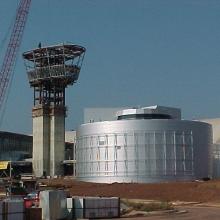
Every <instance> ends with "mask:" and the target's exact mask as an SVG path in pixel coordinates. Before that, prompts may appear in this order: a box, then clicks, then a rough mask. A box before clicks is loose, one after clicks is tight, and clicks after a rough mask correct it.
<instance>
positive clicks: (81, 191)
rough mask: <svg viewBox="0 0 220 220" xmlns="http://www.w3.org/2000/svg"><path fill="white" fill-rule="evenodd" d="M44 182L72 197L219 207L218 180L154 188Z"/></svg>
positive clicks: (160, 185)
mask: <svg viewBox="0 0 220 220" xmlns="http://www.w3.org/2000/svg"><path fill="white" fill-rule="evenodd" d="M44 182H45V183H47V185H49V186H55V187H56V188H66V189H68V190H69V191H70V194H71V195H78V196H119V197H121V198H129V199H147V200H160V201H188V202H192V201H193V202H219V203H220V180H215V181H207V182H173V183H157V184H137V183H113V184H100V183H86V182H78V181H75V180H71V179H70V180H68V179H66V180H65V179H53V180H45V181H44Z"/></svg>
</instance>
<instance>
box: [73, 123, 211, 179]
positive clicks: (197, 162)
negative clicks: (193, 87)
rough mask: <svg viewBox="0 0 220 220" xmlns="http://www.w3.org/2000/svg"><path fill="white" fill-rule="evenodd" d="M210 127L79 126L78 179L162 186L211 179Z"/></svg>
mask: <svg viewBox="0 0 220 220" xmlns="http://www.w3.org/2000/svg"><path fill="white" fill-rule="evenodd" d="M211 144H212V130H211V126H209V125H208V124H206V123H201V122H193V121H181V120H124V121H112V122H96V123H90V124H84V125H81V127H80V128H79V130H78V132H77V145H76V146H77V149H76V160H77V168H76V174H77V177H78V179H80V180H83V181H92V182H108V183H110V182H160V181H167V180H191V179H196V178H202V177H207V176H209V175H210V173H209V171H210V169H209V168H210V161H209V160H210V150H211Z"/></svg>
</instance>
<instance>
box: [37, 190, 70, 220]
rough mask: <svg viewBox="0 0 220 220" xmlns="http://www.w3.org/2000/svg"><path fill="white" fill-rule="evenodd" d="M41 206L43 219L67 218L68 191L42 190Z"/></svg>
mask: <svg viewBox="0 0 220 220" xmlns="http://www.w3.org/2000/svg"><path fill="white" fill-rule="evenodd" d="M40 208H42V220H57V219H65V218H66V217H67V206H66V192H65V191H62V190H46V191H42V192H40Z"/></svg>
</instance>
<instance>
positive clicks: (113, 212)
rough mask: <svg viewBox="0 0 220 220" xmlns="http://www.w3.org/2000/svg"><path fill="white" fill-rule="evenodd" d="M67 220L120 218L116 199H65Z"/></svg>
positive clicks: (117, 199)
mask: <svg viewBox="0 0 220 220" xmlns="http://www.w3.org/2000/svg"><path fill="white" fill-rule="evenodd" d="M67 209H68V212H69V219H74V218H86V219H91V218H92V219H98V218H117V217H120V198H118V197H72V198H67Z"/></svg>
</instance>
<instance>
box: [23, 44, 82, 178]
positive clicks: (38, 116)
mask: <svg viewBox="0 0 220 220" xmlns="http://www.w3.org/2000/svg"><path fill="white" fill-rule="evenodd" d="M85 51H86V50H85V48H84V47H81V46H77V45H73V44H62V45H55V46H48V47H41V45H39V48H37V49H34V50H31V51H28V52H25V53H23V58H24V60H25V66H26V69H27V75H28V79H29V83H30V86H31V87H32V88H33V89H34V106H33V109H32V117H33V169H34V172H35V175H36V176H37V177H40V176H42V175H45V174H46V175H50V176H52V177H54V176H57V175H62V174H63V169H62V161H63V160H64V149H65V136H64V134H65V116H66V105H65V89H66V87H67V86H68V85H72V84H73V83H75V82H76V81H77V79H78V77H79V73H80V69H81V65H82V62H83V58H84V54H85Z"/></svg>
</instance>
